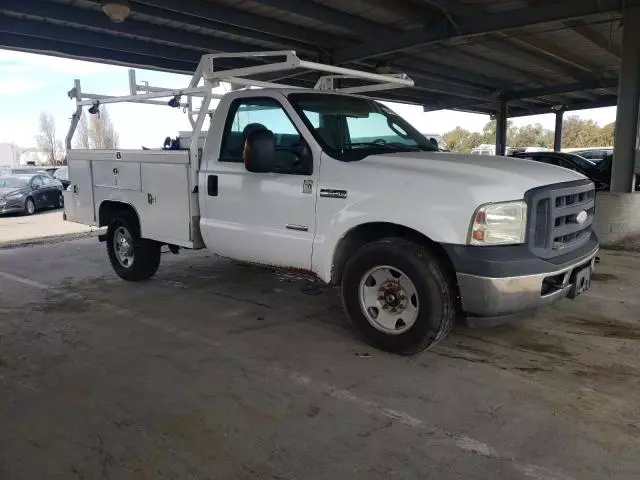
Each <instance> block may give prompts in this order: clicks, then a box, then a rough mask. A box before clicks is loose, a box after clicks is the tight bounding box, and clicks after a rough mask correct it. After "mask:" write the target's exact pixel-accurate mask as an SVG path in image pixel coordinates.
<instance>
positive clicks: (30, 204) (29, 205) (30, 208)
mask: <svg viewBox="0 0 640 480" xmlns="http://www.w3.org/2000/svg"><path fill="white" fill-rule="evenodd" d="M35 211H36V206H35V205H34V203H33V200H27V213H28V214H29V215H31V214H32V213H33V212H35Z"/></svg>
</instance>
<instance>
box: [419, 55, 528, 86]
mask: <svg viewBox="0 0 640 480" xmlns="http://www.w3.org/2000/svg"><path fill="white" fill-rule="evenodd" d="M419 58H420V59H423V60H427V61H428V62H430V63H432V64H433V65H434V66H435V68H434V72H435V73H437V71H438V68H437V66H438V65H446V66H449V67H455V68H459V69H461V70H463V69H464V70H466V71H470V72H472V73H477V74H479V75H485V76H487V77H490V78H495V79H496V81H502V82H504V83H507V82H508V83H510V84H511V85H514V84H516V85H520V86H522V88H525V87H534V86H539V85H540V83H539V82H536V81H535V79H533V78H531V77H527V75H526V74H525V73H523V72H521V71H518V70H517V69H512V68H509V67H511V66H510V65H505V64H504V63H497V62H493V61H490V60H486V59H484V58H483V57H482V56H479V55H473V56H472V55H468V54H466V53H464V52H462V51H460V50H459V49H449V48H442V49H439V50H432V51H430V52H425V53H423V54H421V55H420V56H419Z"/></svg>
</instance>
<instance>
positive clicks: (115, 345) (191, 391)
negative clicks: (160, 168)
mask: <svg viewBox="0 0 640 480" xmlns="http://www.w3.org/2000/svg"><path fill="white" fill-rule="evenodd" d="M162 262H163V263H162V266H161V270H160V272H159V274H158V275H157V277H156V278H155V279H153V280H152V281H149V282H145V283H139V284H130V283H125V282H123V281H121V280H120V279H118V278H116V277H115V275H114V274H113V272H112V271H111V268H110V266H109V265H108V262H107V258H106V252H105V248H104V245H101V244H98V243H97V241H96V240H95V239H84V240H75V241H70V242H64V243H57V244H54V245H44V246H35V247H25V248H15V249H3V250H0V479H3V480H4V479H11V480H15V479H18V480H19V479H29V480H32V479H36V478H37V479H40V478H42V479H44V478H47V479H51V478H53V479H58V478H59V479H73V478H77V479H100V478H103V479H147V478H148V479H156V478H157V479H181V480H182V479H234V480H235V479H247V480H248V479H331V480H335V479H342V478H356V479H359V478H361V479H389V478H402V479H405V478H411V479H414V478H420V479H438V480H449V479H463V478H464V479H482V480H486V479H536V480H550V479H551V480H567V479H575V480H578V479H580V480H582V479H599V480H600V479H605V478H615V479H635V478H639V477H640V442H639V440H638V438H639V434H640V368H639V367H640V356H639V355H638V346H639V340H640V313H639V312H640V300H638V295H637V292H638V288H639V287H640V256H639V255H633V254H623V253H621V252H614V253H604V254H603V255H602V262H601V263H600V264H598V266H597V273H596V277H595V278H594V286H593V289H592V291H590V292H589V293H588V294H586V295H584V296H582V297H580V298H578V299H577V300H574V301H570V300H565V301H562V302H560V303H559V304H557V306H555V307H553V308H551V309H548V310H546V311H544V312H542V313H540V314H538V315H537V316H535V317H533V318H530V319H528V320H527V321H525V322H522V323H518V324H515V325H505V326H502V327H497V328H494V329H489V330H471V329H468V328H466V327H463V326H458V327H456V328H455V329H454V331H453V333H452V334H451V335H450V336H449V337H448V338H447V339H445V340H444V341H443V342H442V343H441V344H440V345H438V346H437V347H435V348H434V349H433V350H432V351H429V352H427V353H424V354H422V355H418V356H415V357H411V358H404V357H400V356H394V355H390V354H386V353H383V352H379V351H376V350H374V349H372V348H371V347H368V346H367V345H365V344H363V343H362V342H361V341H360V340H359V339H358V338H357V337H356V336H355V335H354V334H353V332H352V331H351V329H350V328H349V326H348V325H347V323H346V322H345V320H344V317H343V314H342V310H341V306H340V299H339V296H338V292H337V291H336V290H334V289H328V288H326V287H324V286H323V285H321V284H318V283H315V282H313V281H311V280H308V279H304V278H299V277H297V276H295V275H291V274H287V273H282V272H276V271H272V270H268V269H266V270H265V269H260V268H256V267H252V266H245V265H241V264H238V263H235V262H232V261H228V260H221V259H218V258H216V257H215V256H212V255H210V254H208V253H206V252H192V253H187V254H184V253H181V254H180V255H178V256H173V255H170V254H169V255H166V256H163V261H162Z"/></svg>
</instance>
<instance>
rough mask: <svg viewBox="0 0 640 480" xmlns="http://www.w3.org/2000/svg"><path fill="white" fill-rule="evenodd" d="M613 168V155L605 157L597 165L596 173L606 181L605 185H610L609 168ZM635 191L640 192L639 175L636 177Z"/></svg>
mask: <svg viewBox="0 0 640 480" xmlns="http://www.w3.org/2000/svg"><path fill="white" fill-rule="evenodd" d="M612 166H613V155H609V156H608V157H605V158H604V159H603V160H602V161H601V162H600V163H598V165H596V171H597V172H598V175H600V177H601V178H603V179H606V182H607V185H609V184H610V183H611V168H612ZM635 191H636V192H639V191H640V175H636V185H635Z"/></svg>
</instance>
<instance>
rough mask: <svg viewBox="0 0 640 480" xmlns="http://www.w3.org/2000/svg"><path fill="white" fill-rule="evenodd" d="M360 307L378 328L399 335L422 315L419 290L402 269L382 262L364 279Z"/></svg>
mask: <svg viewBox="0 0 640 480" xmlns="http://www.w3.org/2000/svg"><path fill="white" fill-rule="evenodd" d="M359 297H360V308H361V309H362V313H363V314H364V316H365V317H366V319H367V320H368V321H369V323H370V324H371V325H372V326H373V327H374V328H376V329H377V330H379V331H381V332H383V333H386V334H390V335H399V334H401V333H404V332H406V331H407V330H409V329H410V328H411V327H412V326H413V324H414V323H416V319H417V318H418V312H419V304H418V291H417V289H416V287H415V285H414V284H413V282H412V281H411V279H409V277H408V276H407V275H406V274H405V273H404V272H402V271H401V270H399V269H397V268H395V267H390V266H388V265H381V266H378V267H374V268H372V269H371V270H369V271H368V272H367V273H365V274H364V275H363V276H362V279H361V280H360V288H359Z"/></svg>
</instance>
